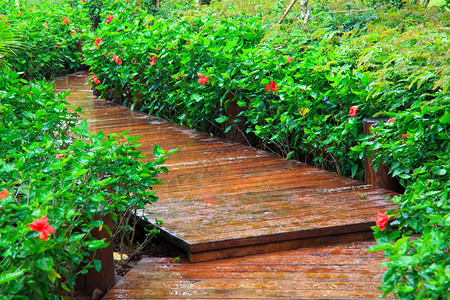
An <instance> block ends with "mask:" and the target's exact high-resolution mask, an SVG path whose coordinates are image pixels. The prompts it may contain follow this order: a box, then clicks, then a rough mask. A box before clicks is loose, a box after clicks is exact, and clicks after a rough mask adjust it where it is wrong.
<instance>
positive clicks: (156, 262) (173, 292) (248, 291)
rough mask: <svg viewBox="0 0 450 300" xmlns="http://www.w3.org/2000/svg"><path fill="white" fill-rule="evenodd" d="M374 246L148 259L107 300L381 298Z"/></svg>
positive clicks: (378, 259) (356, 244)
mask: <svg viewBox="0 0 450 300" xmlns="http://www.w3.org/2000/svg"><path fill="white" fill-rule="evenodd" d="M373 244H374V242H371V241H369V242H367V241H366V242H354V243H344V244H338V245H333V246H322V247H316V248H302V249H297V250H289V251H282V252H277V253H269V254H259V255H254V256H247V257H240V258H229V259H224V260H219V261H210V262H202V263H195V264H192V263H188V262H187V261H186V260H183V259H181V261H179V262H175V261H174V259H173V258H144V259H142V260H141V261H140V262H139V263H138V265H137V266H136V267H135V268H133V269H132V270H131V271H130V272H129V273H128V274H127V275H126V276H125V277H124V278H123V279H122V280H121V281H119V282H118V284H117V285H116V286H115V287H114V288H113V289H112V290H111V291H109V292H108V294H107V295H106V296H105V297H104V299H377V298H378V297H379V296H380V295H381V292H380V291H379V290H378V289H377V286H378V285H379V283H380V282H381V278H382V274H383V272H384V269H383V268H380V267H379V266H378V265H379V264H380V263H381V262H382V261H383V255H382V254H380V253H370V252H365V251H364V249H367V248H368V247H370V246H371V245H373ZM388 299H389V298H388Z"/></svg>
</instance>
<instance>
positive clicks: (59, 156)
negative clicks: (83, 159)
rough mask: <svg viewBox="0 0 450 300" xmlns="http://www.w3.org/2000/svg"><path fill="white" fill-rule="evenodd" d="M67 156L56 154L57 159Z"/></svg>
mask: <svg viewBox="0 0 450 300" xmlns="http://www.w3.org/2000/svg"><path fill="white" fill-rule="evenodd" d="M64 157H66V156H65V155H64V154H56V159H61V158H64Z"/></svg>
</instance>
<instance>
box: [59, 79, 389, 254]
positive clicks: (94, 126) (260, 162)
mask: <svg viewBox="0 0 450 300" xmlns="http://www.w3.org/2000/svg"><path fill="white" fill-rule="evenodd" d="M86 82H87V77H86V73H77V74H73V75H69V76H66V77H63V78H58V79H57V80H56V82H55V87H56V88H57V89H58V90H61V91H62V90H65V89H66V88H67V87H70V88H71V91H72V93H71V95H70V96H68V98H67V101H69V102H70V103H72V104H73V105H74V106H80V107H81V108H82V109H83V111H84V112H85V113H84V115H83V116H82V117H83V118H86V119H87V121H88V126H89V129H90V130H91V131H94V132H96V131H99V130H102V131H103V132H104V133H105V134H109V133H120V132H123V131H126V130H129V133H128V134H129V135H136V136H141V138H140V140H139V141H140V143H141V144H142V146H141V150H142V151H143V153H144V154H146V155H147V157H146V159H152V150H153V147H154V145H155V144H158V145H159V146H161V147H162V148H163V149H165V150H170V149H173V148H179V151H178V152H177V153H175V154H173V155H171V156H170V157H169V160H168V161H167V164H166V166H167V167H168V168H169V171H170V173H169V174H168V175H163V176H162V180H163V181H164V182H165V184H164V185H162V186H158V187H157V190H158V192H157V196H158V197H160V199H159V201H158V202H157V204H156V205H154V207H152V208H151V209H152V211H154V212H155V214H154V215H149V216H148V217H149V218H150V219H154V218H158V219H160V220H163V221H164V223H163V225H162V227H161V229H162V230H163V232H164V236H166V237H167V238H168V239H169V240H170V241H171V242H173V243H175V244H177V245H178V246H180V247H182V248H184V249H185V250H186V251H187V252H188V253H189V254H190V255H191V257H192V261H194V260H195V261H201V260H207V259H217V258H225V257H232V256H240V255H247V254H255V253H257V251H258V250H257V249H260V251H261V252H263V253H266V252H270V251H279V250H285V249H288V248H289V247H292V248H294V247H295V248H297V247H299V246H301V245H303V246H304V245H307V243H308V242H307V241H308V239H315V240H323V241H331V240H332V241H333V242H337V241H339V239H336V237H338V236H342V237H343V240H345V241H347V240H348V237H349V236H352V233H355V234H354V236H355V240H359V239H360V237H361V234H360V233H361V232H366V231H368V230H369V227H370V226H373V225H375V222H374V220H375V219H376V211H377V210H382V211H385V210H388V209H390V208H393V207H394V206H393V205H392V203H391V202H389V201H387V200H386V198H388V197H391V196H393V195H395V193H393V192H391V191H388V190H385V189H381V188H375V187H373V186H371V185H366V184H363V183H361V182H359V181H357V180H352V179H349V178H346V177H343V176H339V175H336V174H333V173H331V172H327V171H324V170H321V169H318V168H314V167H311V166H308V165H306V164H303V163H300V162H297V161H286V160H285V159H283V158H281V157H278V156H275V155H272V154H269V153H267V152H265V151H262V150H258V149H255V148H251V147H248V146H245V145H241V144H238V143H234V142H230V141H227V140H224V139H220V138H216V137H213V136H211V135H209V134H206V133H202V132H198V131H194V130H191V129H188V128H186V127H183V126H179V125H175V124H173V123H170V122H167V121H164V120H161V119H158V118H155V117H148V116H147V115H146V114H145V113H141V112H136V111H130V109H129V108H127V107H122V106H120V105H117V104H115V103H112V102H107V101H104V100H102V99H98V98H97V97H95V96H93V95H92V92H91V91H90V90H89V89H88V88H87V86H85V83H86ZM362 195H363V196H362ZM327 237H328V238H327ZM357 237H358V238H357ZM302 239H305V240H304V241H301V240H302ZM280 245H284V246H283V247H281V246H280ZM289 245H290V246H289ZM251 247H253V248H254V249H251ZM270 247H273V248H272V250H271V248H270ZM208 251H211V253H208ZM255 251H256V252H255ZM202 256H203V258H202ZM194 257H195V258H194Z"/></svg>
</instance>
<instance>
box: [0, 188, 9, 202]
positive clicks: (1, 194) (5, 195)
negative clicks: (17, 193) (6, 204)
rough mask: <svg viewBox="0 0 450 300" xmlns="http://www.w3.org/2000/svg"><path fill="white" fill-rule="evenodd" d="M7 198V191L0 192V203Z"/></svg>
mask: <svg viewBox="0 0 450 300" xmlns="http://www.w3.org/2000/svg"><path fill="white" fill-rule="evenodd" d="M8 196H9V192H8V191H7V190H3V191H1V192H0V201H1V200H3V199H5V198H6V197H8Z"/></svg>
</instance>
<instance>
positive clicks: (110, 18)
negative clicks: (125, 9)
mask: <svg viewBox="0 0 450 300" xmlns="http://www.w3.org/2000/svg"><path fill="white" fill-rule="evenodd" d="M113 19H114V16H113V15H109V16H107V17H106V23H111V21H112V20H113Z"/></svg>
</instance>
